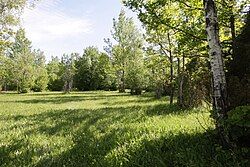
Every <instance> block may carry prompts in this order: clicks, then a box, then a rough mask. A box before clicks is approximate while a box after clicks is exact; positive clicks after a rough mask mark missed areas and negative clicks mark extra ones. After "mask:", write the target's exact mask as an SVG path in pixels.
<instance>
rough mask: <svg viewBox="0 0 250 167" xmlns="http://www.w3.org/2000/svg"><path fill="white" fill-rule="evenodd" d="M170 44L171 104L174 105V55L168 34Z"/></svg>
mask: <svg viewBox="0 0 250 167" xmlns="http://www.w3.org/2000/svg"><path fill="white" fill-rule="evenodd" d="M168 43H169V46H170V48H169V60H170V104H173V101H174V83H173V80H174V67H173V55H172V47H171V40H170V34H169V33H168Z"/></svg>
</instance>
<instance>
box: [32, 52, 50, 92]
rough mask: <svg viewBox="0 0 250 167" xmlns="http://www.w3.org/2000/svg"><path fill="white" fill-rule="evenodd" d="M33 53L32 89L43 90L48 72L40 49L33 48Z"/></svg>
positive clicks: (45, 86) (46, 83) (46, 82)
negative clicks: (33, 72)
mask: <svg viewBox="0 0 250 167" xmlns="http://www.w3.org/2000/svg"><path fill="white" fill-rule="evenodd" d="M33 54H34V56H35V71H36V73H35V84H34V87H33V90H34V91H38V92H41V91H44V90H46V88H47V85H48V81H49V79H48V73H47V69H46V64H45V63H46V60H45V55H44V53H43V52H42V51H41V50H39V49H38V50H34V51H33Z"/></svg>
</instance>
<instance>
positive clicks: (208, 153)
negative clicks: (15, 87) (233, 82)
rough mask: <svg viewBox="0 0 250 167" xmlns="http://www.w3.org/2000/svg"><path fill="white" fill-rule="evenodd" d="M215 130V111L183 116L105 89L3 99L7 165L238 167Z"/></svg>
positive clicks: (1, 161)
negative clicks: (214, 136) (218, 144)
mask: <svg viewBox="0 0 250 167" xmlns="http://www.w3.org/2000/svg"><path fill="white" fill-rule="evenodd" d="M213 128H214V125H213V123H212V121H211V120H210V118H209V113H208V112H207V111H203V110H201V109H199V110H198V109H197V110H180V109H178V108H177V107H176V106H169V105H168V100H167V98H162V99H160V100H156V99H154V98H153V97H152V96H146V95H142V96H129V94H119V93H116V92H102V91H100V92H85V93H71V94H62V93H55V92H51V93H35V94H25V95H17V94H3V95H0V132H1V134H0V165H1V166H11V167H12V166H46V167H47V166H150V167H151V166H210V165H214V166H218V165H227V164H228V165H229V166H230V165H231V164H237V163H238V162H237V161H235V159H234V157H233V158H232V157H230V154H229V153H227V152H225V154H224V152H221V151H220V150H219V151H220V152H219V153H220V154H219V155H216V154H215V151H216V148H215V146H214V145H213V144H214V141H213V140H212V139H211V137H210V135H209V134H208V132H206V130H205V129H210V130H211V129H213ZM223 155H224V156H225V157H226V156H227V158H224V157H223ZM221 156H222V157H221ZM221 159H223V160H222V161H221Z"/></svg>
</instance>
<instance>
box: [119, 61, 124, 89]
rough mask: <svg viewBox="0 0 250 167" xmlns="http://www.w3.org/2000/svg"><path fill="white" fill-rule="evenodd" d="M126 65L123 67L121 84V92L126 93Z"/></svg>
mask: <svg viewBox="0 0 250 167" xmlns="http://www.w3.org/2000/svg"><path fill="white" fill-rule="evenodd" d="M124 68H125V65H123V69H122V76H121V81H120V84H119V93H125V71H124Z"/></svg>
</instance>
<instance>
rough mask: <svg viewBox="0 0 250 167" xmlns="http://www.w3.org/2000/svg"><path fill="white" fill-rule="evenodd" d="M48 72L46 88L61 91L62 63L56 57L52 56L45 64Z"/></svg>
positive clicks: (62, 83)
mask: <svg viewBox="0 0 250 167" xmlns="http://www.w3.org/2000/svg"><path fill="white" fill-rule="evenodd" d="M46 69H47V73H48V79H49V81H48V89H49V90H51V91H61V90H62V88H63V85H64V82H63V80H62V77H61V76H62V65H61V63H60V60H59V58H58V57H52V59H51V61H50V62H49V63H48V64H47V65H46Z"/></svg>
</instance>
